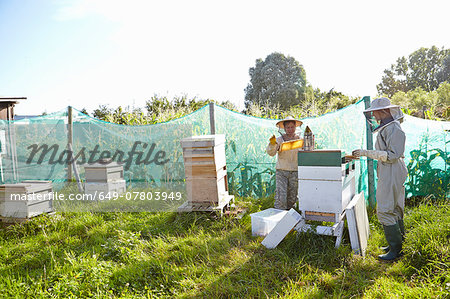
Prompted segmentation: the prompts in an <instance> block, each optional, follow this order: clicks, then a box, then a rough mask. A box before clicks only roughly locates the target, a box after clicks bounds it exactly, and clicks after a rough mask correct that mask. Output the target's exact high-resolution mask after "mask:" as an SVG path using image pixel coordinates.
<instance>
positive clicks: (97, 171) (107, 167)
mask: <svg viewBox="0 0 450 299" xmlns="http://www.w3.org/2000/svg"><path fill="white" fill-rule="evenodd" d="M84 171H85V178H86V182H107V181H115V180H122V179H123V166H122V165H120V164H118V163H116V162H110V163H108V164H101V163H95V164H86V165H85V166H84Z"/></svg>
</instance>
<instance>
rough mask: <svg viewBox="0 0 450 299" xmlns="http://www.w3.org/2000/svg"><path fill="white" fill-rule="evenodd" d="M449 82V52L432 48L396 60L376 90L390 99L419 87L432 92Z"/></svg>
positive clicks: (386, 71) (421, 49) (386, 70)
mask: <svg viewBox="0 0 450 299" xmlns="http://www.w3.org/2000/svg"><path fill="white" fill-rule="evenodd" d="M449 80H450V50H449V49H444V48H442V49H439V48H437V47H436V46H433V47H431V48H420V49H419V50H417V51H415V52H413V53H412V54H410V55H409V56H408V58H406V57H404V56H403V57H400V58H398V59H397V62H396V63H395V64H392V65H391V67H390V68H389V69H385V70H384V75H383V77H382V79H381V83H380V84H378V85H377V90H378V92H379V93H380V94H385V95H387V96H389V97H392V96H393V95H394V94H395V93H396V92H398V91H403V92H408V91H410V90H414V89H416V88H419V87H420V88H422V89H423V90H425V91H433V90H436V89H437V88H438V87H439V85H440V84H441V83H442V82H444V81H449Z"/></svg>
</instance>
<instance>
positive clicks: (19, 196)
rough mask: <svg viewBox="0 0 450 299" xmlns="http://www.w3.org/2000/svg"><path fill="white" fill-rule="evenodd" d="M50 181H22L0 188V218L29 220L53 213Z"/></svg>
mask: <svg viewBox="0 0 450 299" xmlns="http://www.w3.org/2000/svg"><path fill="white" fill-rule="evenodd" d="M52 200H53V186H52V182H51V181H23V182H22V183H18V184H5V185H1V186H0V216H1V217H7V218H31V217H34V216H37V215H40V214H43V213H50V212H53V201H52Z"/></svg>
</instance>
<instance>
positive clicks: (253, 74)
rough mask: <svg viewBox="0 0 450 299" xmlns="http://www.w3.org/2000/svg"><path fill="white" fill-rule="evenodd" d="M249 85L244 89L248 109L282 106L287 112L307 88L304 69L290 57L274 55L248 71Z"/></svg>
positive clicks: (297, 102) (258, 62)
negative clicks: (257, 106)
mask: <svg viewBox="0 0 450 299" xmlns="http://www.w3.org/2000/svg"><path fill="white" fill-rule="evenodd" d="M249 75H250V83H249V84H248V85H247V88H245V107H246V108H248V107H249V105H250V104H258V105H260V106H263V105H267V104H268V105H269V106H277V105H278V106H279V107H280V108H281V109H283V110H286V109H288V108H289V107H290V106H293V105H298V104H300V102H301V99H302V98H303V93H304V91H305V87H306V73H305V70H304V68H303V66H302V65H301V64H300V63H299V62H298V61H297V60H295V59H294V58H293V57H291V56H287V57H286V56H284V55H283V54H281V53H276V52H275V53H272V54H270V55H268V56H267V57H266V59H265V60H264V61H263V60H262V59H260V58H259V59H257V60H256V65H255V67H251V68H250V69H249Z"/></svg>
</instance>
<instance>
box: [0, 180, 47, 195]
mask: <svg viewBox="0 0 450 299" xmlns="http://www.w3.org/2000/svg"><path fill="white" fill-rule="evenodd" d="M51 188H52V184H51V182H49V181H39V182H36V181H34V182H33V181H32V182H22V183H17V184H4V185H0V191H1V192H9V193H33V192H40V191H44V190H48V189H51Z"/></svg>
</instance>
